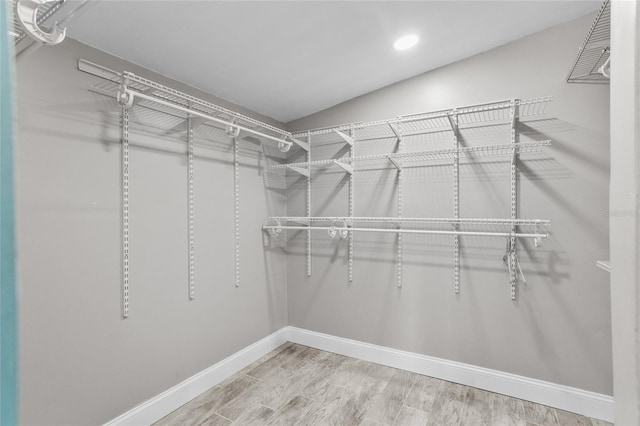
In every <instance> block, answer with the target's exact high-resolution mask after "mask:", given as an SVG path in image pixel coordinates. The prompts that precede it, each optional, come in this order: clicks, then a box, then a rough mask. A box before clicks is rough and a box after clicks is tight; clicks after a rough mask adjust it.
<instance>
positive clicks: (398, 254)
mask: <svg viewBox="0 0 640 426" xmlns="http://www.w3.org/2000/svg"><path fill="white" fill-rule="evenodd" d="M401 125H402V124H401V123H397V124H389V127H391V130H392V131H393V133H394V134H395V135H396V139H397V146H396V153H397V154H402V151H403V141H402V131H401V127H400V126H401ZM389 161H391V163H392V164H393V165H394V166H395V167H396V169H397V171H398V184H397V185H396V189H397V191H398V199H397V204H398V205H397V212H398V217H399V218H402V207H403V201H404V200H403V199H402V196H403V190H404V173H403V171H402V167H401V164H400V161H398V160H396V159H395V158H393V157H389ZM397 226H398V229H402V223H398V224H397ZM396 243H397V247H396V250H397V252H396V259H397V260H396V268H397V270H396V278H397V286H398V288H402V271H403V269H402V268H403V267H402V255H403V253H404V250H403V246H402V232H398V234H397V242H396Z"/></svg>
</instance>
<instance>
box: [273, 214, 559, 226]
mask: <svg viewBox="0 0 640 426" xmlns="http://www.w3.org/2000/svg"><path fill="white" fill-rule="evenodd" d="M269 222H270V223H276V224H277V223H280V224H286V223H296V224H303V225H309V224H310V223H328V224H335V225H340V226H342V224H346V225H347V226H352V225H354V224H361V223H366V224H391V225H397V224H418V225H419V224H449V225H497V226H513V225H515V226H536V227H545V226H550V225H551V221H549V220H546V219H495V218H493V219H491V218H490V219H484V218H466V219H459V218H441V217H439V218H433V217H348V216H343V217H295V216H274V217H270V218H269Z"/></svg>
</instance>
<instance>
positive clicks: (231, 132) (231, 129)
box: [227, 124, 240, 138]
mask: <svg viewBox="0 0 640 426" xmlns="http://www.w3.org/2000/svg"><path fill="white" fill-rule="evenodd" d="M239 135H240V128H239V127H237V126H234V125H233V124H229V125H228V126H227V136H229V137H230V138H237V137H238V136H239Z"/></svg>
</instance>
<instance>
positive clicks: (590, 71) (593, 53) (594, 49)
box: [567, 0, 611, 84]
mask: <svg viewBox="0 0 640 426" xmlns="http://www.w3.org/2000/svg"><path fill="white" fill-rule="evenodd" d="M610 39H611V3H610V0H607V1H605V2H604V4H603V5H602V7H601V8H600V11H599V12H598V15H597V16H596V19H595V21H594V22H593V24H592V25H591V28H590V29H589V32H588V33H587V37H586V38H585V40H584V42H583V43H582V46H580V50H579V52H578V57H577V58H576V60H575V62H574V63H573V66H572V67H571V71H569V75H568V76H567V82H568V83H591V84H608V83H609V62H610V59H611V40H610Z"/></svg>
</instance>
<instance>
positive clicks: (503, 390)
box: [287, 327, 613, 422]
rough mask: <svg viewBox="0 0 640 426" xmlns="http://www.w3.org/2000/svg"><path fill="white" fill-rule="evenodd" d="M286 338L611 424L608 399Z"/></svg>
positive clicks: (457, 366)
mask: <svg viewBox="0 0 640 426" xmlns="http://www.w3.org/2000/svg"><path fill="white" fill-rule="evenodd" d="M287 337H288V340H289V341H291V342H293V343H298V344H300V345H305V346H310V347H313V348H316V349H321V350H324V351H328V352H334V353H337V354H341V355H345V356H348V357H352V358H358V359H362V360H364V361H370V362H375V363H376V364H382V365H386V366H389V367H394V368H399V369H402V370H407V371H411V372H414V373H418V374H423V375H425V376H431V377H435V378H438V379H442V380H447V381H450V382H455V383H460V384H463V385H467V386H472V387H476V388H479V389H484V390H488V391H491V392H496V393H500V394H503V395H508V396H511V397H514V398H520V399H524V400H527V401H532V402H535V403H538V404H543V405H548V406H550V407H554V408H559V409H561V410H566V411H571V412H574V413H578V414H582V415H584V416H588V417H594V418H596V419H600V420H605V421H608V422H613V397H611V396H607V395H602V394H599V393H595V392H589V391H585V390H582V389H577V388H573V387H569V386H563V385H558V384H555V383H550V382H545V381H542V380H536V379H530V378H528V377H523V376H518V375H515V374H510V373H504V372H502V371H497V370H491V369H488V368H482V367H476V366H473V365H469V364H463V363H460V362H455V361H448V360H445V359H441V358H435V357H430V356H426V355H421V354H417V353H413V352H406V351H400V350H397V349H391V348H387V347H384V346H378V345H373V344H370V343H363V342H359V341H356V340H350V339H345V338H342V337H336V336H331V335H328V334H323V333H317V332H315V331H309V330H304V329H301V328H296V327H287Z"/></svg>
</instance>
